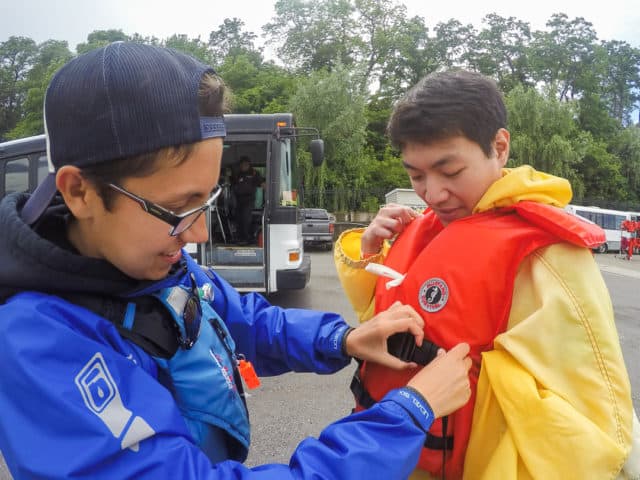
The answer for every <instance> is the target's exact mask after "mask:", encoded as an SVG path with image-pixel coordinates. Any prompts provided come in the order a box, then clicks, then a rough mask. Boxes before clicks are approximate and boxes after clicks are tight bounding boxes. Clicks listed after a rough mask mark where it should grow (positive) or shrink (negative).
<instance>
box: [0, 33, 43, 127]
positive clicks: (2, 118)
mask: <svg viewBox="0 0 640 480" xmlns="http://www.w3.org/2000/svg"><path fill="white" fill-rule="evenodd" d="M37 53H38V47H37V46H36V43H35V42H34V41H33V40H32V39H30V38H26V37H10V38H9V39H8V40H7V41H6V42H3V43H0V138H2V137H4V136H6V134H7V132H8V131H9V130H11V129H13V128H14V127H15V126H16V124H17V123H18V122H19V121H20V119H21V118H22V116H23V115H24V109H23V104H24V101H25V99H26V96H27V90H28V84H27V76H28V74H29V71H30V70H31V68H32V67H33V64H34V62H35V60H36V55H37Z"/></svg>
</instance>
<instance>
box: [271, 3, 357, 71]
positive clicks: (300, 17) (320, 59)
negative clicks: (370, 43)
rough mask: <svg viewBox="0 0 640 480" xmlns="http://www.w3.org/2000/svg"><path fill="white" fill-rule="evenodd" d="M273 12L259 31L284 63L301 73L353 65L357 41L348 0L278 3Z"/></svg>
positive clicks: (352, 10)
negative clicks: (276, 46) (274, 46)
mask: <svg viewBox="0 0 640 480" xmlns="http://www.w3.org/2000/svg"><path fill="white" fill-rule="evenodd" d="M274 10H275V12H276V13H275V16H274V17H273V19H272V21H271V22H270V23H267V24H266V25H265V26H264V27H263V30H264V33H265V35H266V36H267V39H268V42H269V43H271V44H279V45H280V46H279V47H278V49H277V51H278V55H279V57H280V60H281V61H283V62H284V63H285V64H287V65H291V66H292V67H293V68H296V69H298V70H300V71H301V72H305V73H310V72H313V71H316V70H320V69H323V68H327V69H332V68H335V67H336V66H338V65H342V66H346V67H351V66H352V65H353V64H354V61H355V58H354V53H355V52H354V45H355V44H356V42H357V41H359V38H358V37H357V36H356V35H355V34H354V32H356V31H357V26H356V25H355V23H354V17H353V12H354V6H353V5H352V4H351V2H350V0H319V1H311V0H310V1H304V0H278V1H277V2H276V3H275V5H274Z"/></svg>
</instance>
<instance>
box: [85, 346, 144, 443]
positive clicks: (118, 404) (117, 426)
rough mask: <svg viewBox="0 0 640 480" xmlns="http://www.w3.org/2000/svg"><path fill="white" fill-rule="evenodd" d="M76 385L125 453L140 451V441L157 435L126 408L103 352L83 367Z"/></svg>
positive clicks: (87, 404)
mask: <svg viewBox="0 0 640 480" xmlns="http://www.w3.org/2000/svg"><path fill="white" fill-rule="evenodd" d="M75 383H76V386H77V387H78V390H80V393H81V394H82V399H83V400H84V404H85V405H86V406H87V408H88V409H89V410H90V411H91V412H93V413H94V414H95V415H97V416H98V418H99V419H100V420H102V421H103V422H104V424H105V425H106V426H107V428H108V429H109V431H110V432H111V434H112V435H113V436H114V437H115V438H117V439H120V440H121V442H120V447H121V448H122V450H124V449H125V448H129V449H131V450H132V451H134V452H137V451H138V450H139V448H140V445H139V442H140V441H141V440H144V439H145V438H149V437H151V436H152V435H154V434H155V433H156V432H155V430H153V428H151V426H150V425H149V424H148V423H147V422H146V421H145V420H144V419H143V418H142V417H139V416H135V417H134V416H133V412H132V411H131V410H129V409H127V408H126V407H125V406H124V404H123V403H122V398H121V397H120V392H119V391H118V386H117V385H116V383H115V382H114V381H113V377H112V376H111V373H110V372H109V368H108V367H107V364H106V362H105V361H104V357H103V356H102V354H101V353H100V352H97V353H96V354H95V355H94V356H93V357H91V360H89V361H88V362H87V363H86V364H85V366H84V367H82V370H80V373H78V375H76V378H75ZM132 417H133V420H132V419H131V418H132ZM123 432H124V433H123Z"/></svg>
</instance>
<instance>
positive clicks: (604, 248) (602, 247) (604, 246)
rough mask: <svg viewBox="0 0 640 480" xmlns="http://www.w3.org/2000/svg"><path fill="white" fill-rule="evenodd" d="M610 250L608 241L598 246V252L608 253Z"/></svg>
mask: <svg viewBox="0 0 640 480" xmlns="http://www.w3.org/2000/svg"><path fill="white" fill-rule="evenodd" d="M608 251H609V247H608V246H607V244H606V243H603V244H602V245H599V246H598V248H596V252H598V253H607V252H608Z"/></svg>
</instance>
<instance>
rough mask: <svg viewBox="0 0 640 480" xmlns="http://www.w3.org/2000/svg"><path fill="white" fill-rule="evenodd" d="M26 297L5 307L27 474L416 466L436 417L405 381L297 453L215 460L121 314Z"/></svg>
mask: <svg viewBox="0 0 640 480" xmlns="http://www.w3.org/2000/svg"><path fill="white" fill-rule="evenodd" d="M23 300H24V301H18V300H11V301H9V302H8V303H7V304H6V305H4V306H1V307H0V318H2V320H3V321H2V322H0V364H1V365H2V375H0V411H2V415H0V449H1V450H2V452H3V454H4V456H5V459H6V461H7V464H8V466H9V469H10V470H11V473H12V474H13V476H14V478H15V480H21V479H26V478H43V479H60V478H78V479H92V480H101V479H113V478H118V479H133V478H135V479H142V480H144V479H154V480H165V479H166V480H169V479H170V480H175V479H212V480H215V479H218V480H231V479H241V480H258V479H264V480H271V479H273V480H276V479H277V480H288V479H307V478H308V479H311V478H326V479H353V478H368V479H385V480H386V479H394V478H406V477H407V476H408V475H409V473H410V472H411V470H412V469H413V468H414V466H415V464H416V462H417V459H418V456H419V453H420V450H421V447H422V444H423V442H424V438H425V433H424V432H425V431H426V430H427V429H428V428H429V426H430V423H431V420H432V415H431V414H430V410H429V409H428V405H427V406H426V407H425V406H424V405H421V404H420V398H418V396H416V395H414V393H413V392H412V391H411V390H408V389H400V390H396V391H393V392H391V393H390V394H389V395H388V396H387V397H385V399H383V400H382V401H381V402H379V403H378V404H377V405H375V406H374V407H373V408H371V409H369V410H367V411H364V412H361V413H358V414H355V415H352V416H349V417H346V418H345V419H343V420H340V421H339V422H336V423H334V424H332V425H330V426H329V427H327V428H326V429H325V430H324V431H323V432H322V434H321V435H320V437H319V438H318V439H312V438H309V439H307V440H305V441H303V442H302V443H301V444H300V446H299V447H298V448H297V449H296V451H295V452H294V453H293V456H292V458H291V462H290V465H278V464H271V465H262V466H258V467H254V468H247V467H245V466H243V465H241V464H239V463H237V462H232V461H225V462H221V463H219V464H216V465H211V463H210V462H209V460H208V458H207V457H206V456H205V455H204V453H202V452H201V451H200V450H199V449H198V448H197V447H196V446H195V445H194V443H193V441H192V439H191V437H190V435H189V433H188V431H187V429H186V425H185V423H184V421H183V420H182V417H181V415H180V412H179V411H178V409H177V407H176V404H175V402H174V401H173V398H172V397H171V394H170V392H169V391H168V390H167V389H165V388H164V387H163V386H162V385H160V383H158V381H157V378H156V376H157V372H156V371H155V370H154V368H153V363H152V362H151V361H150V359H149V357H146V355H145V354H144V353H143V352H142V351H141V350H139V349H137V348H134V347H133V346H132V345H130V344H129V343H128V342H126V341H124V340H122V338H120V336H119V334H118V333H117V331H116V330H115V328H114V327H113V325H112V324H110V323H108V322H106V321H105V320H103V319H101V318H100V317H98V316H96V315H93V314H91V313H90V312H88V311H86V310H83V309H80V308H78V307H73V308H72V309H69V308H65V307H64V305H61V304H60V303H56V302H42V301H39V300H38V298H35V296H32V297H31V298H28V296H26V297H23Z"/></svg>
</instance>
